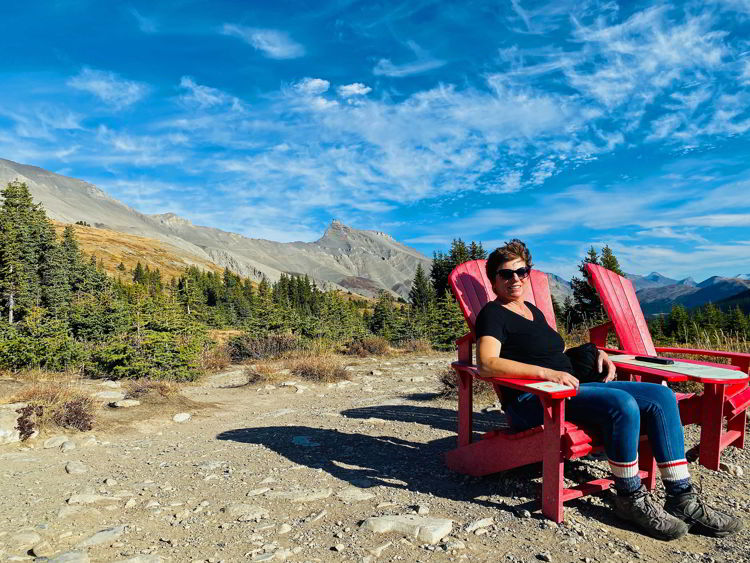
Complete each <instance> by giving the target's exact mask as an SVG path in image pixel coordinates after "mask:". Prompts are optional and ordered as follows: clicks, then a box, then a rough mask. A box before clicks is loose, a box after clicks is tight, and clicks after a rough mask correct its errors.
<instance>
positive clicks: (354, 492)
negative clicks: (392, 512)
mask: <svg viewBox="0 0 750 563" xmlns="http://www.w3.org/2000/svg"><path fill="white" fill-rule="evenodd" d="M336 496H337V497H339V498H340V499H341V500H343V501H344V502H361V501H365V500H370V499H371V498H373V497H374V496H375V495H373V494H372V493H368V492H367V491H363V490H362V489H360V488H357V487H347V488H346V489H343V490H341V491H339V492H338V493H336Z"/></svg>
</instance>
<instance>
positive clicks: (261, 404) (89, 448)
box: [0, 354, 750, 563]
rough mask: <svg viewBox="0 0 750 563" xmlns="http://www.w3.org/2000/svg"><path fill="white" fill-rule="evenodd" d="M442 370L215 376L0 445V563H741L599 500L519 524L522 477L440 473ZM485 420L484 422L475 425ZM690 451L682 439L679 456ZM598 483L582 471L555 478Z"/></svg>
mask: <svg viewBox="0 0 750 563" xmlns="http://www.w3.org/2000/svg"><path fill="white" fill-rule="evenodd" d="M452 357H453V356H452V355H448V354H430V355H410V356H401V357H395V358H386V359H383V358H366V359H353V360H351V365H350V366H349V367H348V368H347V369H348V370H349V372H350V375H351V376H352V380H351V381H347V382H342V383H339V384H332V385H328V384H311V383H302V382H299V381H294V380H292V379H290V380H289V381H286V382H283V383H281V384H276V385H260V386H257V385H256V386H249V385H243V384H244V382H245V378H244V376H243V368H242V367H239V366H233V367H232V368H230V369H228V370H225V371H224V372H222V373H219V374H215V375H213V376H210V377H207V378H206V379H205V380H203V381H202V382H201V383H200V384H197V385H194V386H189V387H185V388H183V390H182V395H183V396H182V397H180V398H179V399H178V400H173V401H171V402H169V403H166V404H161V405H156V406H155V405H147V404H142V405H136V406H131V407H128V408H118V409H114V408H109V407H103V410H102V413H101V415H100V417H99V420H100V426H99V428H97V429H95V431H94V432H91V433H69V434H67V435H66V437H67V438H68V439H67V441H66V440H63V439H62V435H59V436H60V439H58V440H56V441H50V442H48V441H47V440H49V438H55V437H58V435H54V434H48V435H43V436H41V437H38V438H36V439H34V440H31V441H29V442H27V443H25V444H10V445H5V446H0V559H2V560H7V561H22V560H37V561H56V562H59V561H68V562H70V561H133V562H136V561H140V562H152V561H154V562H155V561H180V562H181V561H209V562H219V561H284V560H286V561H290V562H297V561H300V562H302V561H357V562H375V561H408V562H411V561H415V562H416V561H424V562H426V561H471V562H474V561H498V560H501V561H554V562H558V561H568V562H572V561H584V562H592V561H596V562H604V561H612V562H620V561H621V562H627V561H637V560H640V561H703V562H707V563H708V562H713V561H717V562H718V561H727V562H732V563H740V562H742V561H748V560H750V555H749V554H748V551H747V547H746V545H747V542H748V538H749V537H750V532H748V530H747V528H746V529H745V530H743V531H742V532H740V533H738V534H736V535H735V536H732V537H730V538H726V539H723V540H717V539H712V538H706V537H700V536H695V535H692V534H691V535H688V536H687V537H685V538H682V539H680V540H677V541H674V542H669V543H666V542H661V541H657V540H654V539H651V538H648V537H646V536H644V535H642V534H640V533H638V532H637V531H636V530H635V529H634V528H632V527H631V526H630V525H628V524H625V523H622V522H620V521H618V520H617V519H616V518H615V517H614V516H613V515H612V512H611V511H610V509H609V506H608V500H607V498H608V497H607V495H604V496H603V497H587V498H585V499H580V500H577V501H574V502H571V503H569V504H567V505H566V509H565V523H564V524H562V525H560V526H558V525H556V524H554V523H552V522H550V521H548V520H545V519H544V518H542V517H541V514H540V512H538V511H536V510H535V506H534V498H535V494H536V489H537V487H538V486H539V483H540V482H541V475H540V472H541V466H540V465H532V466H527V467H524V468H520V469H517V470H514V471H509V472H506V473H502V474H498V475H492V476H489V477H483V478H468V477H465V476H462V475H458V474H455V473H452V472H451V471H449V470H448V469H446V468H445V467H444V466H443V465H442V462H441V453H442V452H444V451H446V450H448V449H450V448H452V447H454V444H455V424H456V422H455V414H456V413H455V404H454V401H450V400H445V399H440V398H437V391H438V390H439V389H440V383H439V374H440V373H441V372H443V371H444V370H445V368H446V366H447V365H448V363H449V362H450V360H451V359H452ZM87 385H89V386H91V387H92V388H95V390H97V391H102V390H103V391H106V392H114V393H116V392H117V390H118V389H117V386H116V385H114V384H112V383H110V384H108V386H102V385H101V383H96V382H90V383H88V384H87ZM481 406H482V405H477V410H479V409H480V408H481ZM178 413H187V415H190V417H189V418H188V417H187V415H185V416H183V417H182V418H183V419H184V418H188V419H187V420H185V421H184V422H175V421H174V415H176V414H178ZM179 419H180V418H179V417H178V420H179ZM499 420H500V415H499V413H498V412H496V411H494V410H493V409H492V408H490V409H485V410H484V411H483V412H478V413H477V416H476V420H475V424H476V428H477V429H478V430H487V429H490V428H492V427H493V425H496V424H497V423H498V421H499ZM697 439H698V433H697V431H696V429H695V428H688V429H687V430H686V440H687V443H688V446H689V447H690V446H694V445H695V444H696V442H697ZM45 443H46V444H47V445H48V446H50V447H45ZM52 444H55V445H54V446H52ZM722 461H723V462H725V463H726V464H728V465H727V469H728V470H729V471H731V472H733V473H735V475H733V474H731V473H730V472H729V471H720V472H713V471H708V470H706V469H704V468H701V467H699V466H697V465H696V464H695V463H692V464H691V470H692V471H693V474H694V480H695V481H696V482H698V483H700V484H701V485H702V487H703V491H704V494H705V496H706V498H709V499H711V501H712V503H713V504H714V505H715V506H716V507H720V508H724V509H726V510H731V511H734V512H735V513H737V514H739V515H741V516H743V518H744V519H745V521H746V526H747V525H748V524H749V523H750V522H748V520H750V518H748V512H750V483H749V482H748V480H747V477H746V476H741V477H738V476H736V473H737V472H745V473H746V472H747V471H748V470H750V465H749V464H748V455H747V453H746V451H743V450H736V449H734V448H731V449H729V450H728V451H726V452H725V453H724V454H723V456H722ZM606 470H607V467H606V463H605V462H603V461H601V460H595V459H584V460H579V461H576V462H569V463H567V464H566V477H570V478H576V479H577V478H580V477H587V476H588V478H594V477H599V476H604V475H605V474H606ZM378 517H392V518H378ZM389 529H390V530H392V531H385V530H389Z"/></svg>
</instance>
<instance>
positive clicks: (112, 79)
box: [67, 67, 149, 109]
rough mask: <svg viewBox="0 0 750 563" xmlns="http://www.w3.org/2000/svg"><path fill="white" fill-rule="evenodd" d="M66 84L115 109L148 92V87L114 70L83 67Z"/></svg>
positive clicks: (127, 104) (136, 100)
mask: <svg viewBox="0 0 750 563" xmlns="http://www.w3.org/2000/svg"><path fill="white" fill-rule="evenodd" d="M67 84H68V86H70V87H72V88H75V89H77V90H83V91H85V92H89V93H91V94H94V95H95V96H96V97H98V98H99V99H100V100H102V101H103V102H104V103H105V104H107V105H109V106H112V107H113V108H116V109H122V108H125V107H128V106H130V105H133V104H134V103H136V102H138V101H139V100H141V99H142V98H143V97H145V96H146V94H148V91H149V87H148V86H147V85H146V84H144V83H142V82H136V81H133V80H127V79H124V78H121V77H120V76H118V75H117V74H115V73H114V72H110V71H107V70H96V69H92V68H89V67H84V68H83V69H82V70H81V72H79V73H78V74H77V75H76V76H73V77H71V78H70V79H69V80H68V82H67Z"/></svg>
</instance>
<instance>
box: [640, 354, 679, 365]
mask: <svg viewBox="0 0 750 563" xmlns="http://www.w3.org/2000/svg"><path fill="white" fill-rule="evenodd" d="M635 359H636V360H638V361H639V362H649V363H651V364H663V365H665V366H668V365H672V364H673V363H674V360H670V359H669V358H657V357H656V356H636V357H635Z"/></svg>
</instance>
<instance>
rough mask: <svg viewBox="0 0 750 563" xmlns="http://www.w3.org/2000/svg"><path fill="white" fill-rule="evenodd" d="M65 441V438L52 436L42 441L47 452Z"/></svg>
mask: <svg viewBox="0 0 750 563" xmlns="http://www.w3.org/2000/svg"><path fill="white" fill-rule="evenodd" d="M67 441H68V437H67V436H53V437H52V438H47V439H46V440H45V441H44V449H45V450H49V449H51V448H59V447H60V446H62V445H63V444H64V443H65V442H67Z"/></svg>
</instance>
